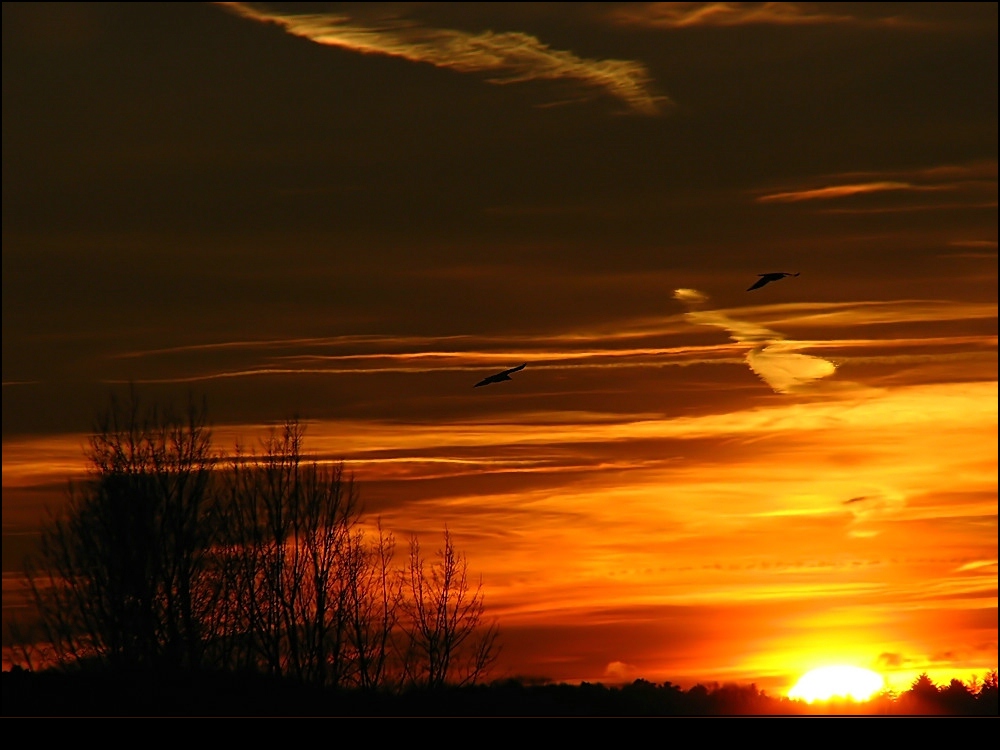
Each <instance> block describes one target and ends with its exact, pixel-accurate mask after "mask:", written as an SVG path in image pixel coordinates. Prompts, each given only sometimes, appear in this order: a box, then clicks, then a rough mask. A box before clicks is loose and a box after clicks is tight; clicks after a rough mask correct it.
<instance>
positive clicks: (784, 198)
mask: <svg viewBox="0 0 1000 750" xmlns="http://www.w3.org/2000/svg"><path fill="white" fill-rule="evenodd" d="M914 189H915V188H914V187H913V185H910V184H907V183H905V182H867V183H858V184H855V185H832V186H830V187H824V188H816V189H813V190H795V191H792V192H788V193H772V194H770V195H762V196H760V197H759V198H758V199H757V202H758V203H794V202H796V201H812V200H829V199H831V198H843V197H845V196H848V195H858V194H860V193H877V192H882V191H885V190H914Z"/></svg>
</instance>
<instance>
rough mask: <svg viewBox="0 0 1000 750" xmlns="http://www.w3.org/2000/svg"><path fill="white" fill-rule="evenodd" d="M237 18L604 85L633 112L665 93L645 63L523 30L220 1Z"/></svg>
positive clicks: (485, 69) (524, 77) (348, 45)
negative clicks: (561, 44)
mask: <svg viewBox="0 0 1000 750" xmlns="http://www.w3.org/2000/svg"><path fill="white" fill-rule="evenodd" d="M219 5H222V6H223V7H225V8H228V9H229V10H231V11H232V12H234V13H236V14H237V15H239V16H242V17H243V18H248V19H251V20H254V21H259V22H262V23H274V24H277V25H278V26H280V27H282V28H283V29H285V31H287V32H288V33H289V34H294V35H295V36H300V37H303V38H305V39H309V40H311V41H313V42H316V43H317V44H325V45H329V46H331V47H341V48H343V49H348V50H351V51H354V52H360V53H367V54H379V55H388V56H391V57H400V58H403V59H405V60H410V61H412V62H418V63H427V64H430V65H434V66H437V67H439V68H448V69H451V70H457V71H459V72H462V73H488V74H491V75H492V77H491V78H489V79H488V80H489V82H490V83H496V84H508V83H523V82H525V81H539V80H549V81H552V80H570V81H576V82H577V83H580V84H583V85H585V86H588V87H591V88H595V89H603V90H604V91H605V92H606V93H608V94H610V95H611V96H614V97H616V98H618V99H620V100H621V101H623V102H625V103H626V104H627V105H628V106H629V108H630V109H632V110H633V111H634V112H637V113H640V114H644V115H655V114H659V113H660V111H661V110H662V108H663V107H664V106H665V105H667V104H669V103H670V100H669V99H668V98H667V97H665V96H663V95H660V94H657V93H655V92H654V91H653V88H652V78H651V76H650V74H649V71H648V70H647V69H646V67H645V65H643V64H642V63H639V62H636V61H634V60H588V59H585V58H580V57H577V56H576V55H574V54H573V53H572V52H568V51H564V50H554V49H551V48H550V47H549V46H548V45H546V44H543V43H542V42H541V41H539V40H538V39H536V38H535V37H533V36H531V35H530V34H525V33H522V32H515V31H508V32H493V31H486V32H483V33H479V34H473V33H469V32H465V31H459V30H456V29H437V28H430V27H426V26H419V25H417V24H414V23H401V22H381V23H379V24H378V25H365V24H363V23H359V22H357V21H356V20H354V19H353V18H351V17H349V16H346V15H335V14H321V13H290V12H287V11H285V10H270V9H261V8H257V7H256V6H251V5H250V4H248V3H219Z"/></svg>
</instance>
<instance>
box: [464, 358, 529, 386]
mask: <svg viewBox="0 0 1000 750" xmlns="http://www.w3.org/2000/svg"><path fill="white" fill-rule="evenodd" d="M527 366H528V363H527V362H525V363H524V364H523V365H521V366H519V367H511V368H510V369H509V370H504V371H503V372H498V373H497V374H496V375H490V376H489V377H488V378H483V379H482V380H480V381H479V382H478V383H476V384H475V385H474V386H472V387H473V388H478V387H479V386H481V385H489V384H490V383H499V382H500V381H502V380H510V379H511V377H510V376H511V373H514V372H517V371H518V370H523V369H524V368H525V367H527Z"/></svg>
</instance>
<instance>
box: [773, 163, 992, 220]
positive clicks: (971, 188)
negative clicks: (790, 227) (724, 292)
mask: <svg viewBox="0 0 1000 750" xmlns="http://www.w3.org/2000/svg"><path fill="white" fill-rule="evenodd" d="M803 183H804V184H801V185H789V186H788V187H786V188H785V189H782V190H762V191H759V194H758V195H757V197H756V198H755V200H756V202H757V203H799V202H802V201H833V200H838V199H845V198H853V197H856V196H872V197H873V198H874V197H876V196H889V195H895V194H907V193H920V194H923V201H924V202H923V203H921V204H920V205H919V206H908V205H903V206H900V205H889V206H877V207H875V208H861V209H859V208H851V209H847V210H849V211H879V212H883V211H901V210H920V209H923V208H927V207H929V208H935V207H941V208H954V207H977V206H980V207H988V206H996V196H997V163H996V162H995V161H984V162H975V163H971V164H945V165H940V166H936V167H928V168H923V169H914V170H899V171H891V172H881V173H878V172H847V173H841V174H831V175H822V176H817V177H814V178H811V179H809V180H804V181H803ZM928 193H938V194H940V197H941V198H946V202H942V203H939V204H934V203H928V202H927V201H928V196H927V194H928Z"/></svg>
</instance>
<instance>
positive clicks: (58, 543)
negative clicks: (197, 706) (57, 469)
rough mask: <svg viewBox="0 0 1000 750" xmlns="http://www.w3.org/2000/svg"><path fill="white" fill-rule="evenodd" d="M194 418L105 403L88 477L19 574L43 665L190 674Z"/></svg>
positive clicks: (199, 468) (207, 604)
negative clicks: (44, 653)
mask: <svg viewBox="0 0 1000 750" xmlns="http://www.w3.org/2000/svg"><path fill="white" fill-rule="evenodd" d="M210 447H211V442H210V433H209V430H208V428H207V427H206V422H205V409H204V407H201V408H197V407H195V406H193V405H191V406H189V408H188V412H187V414H186V416H185V417H184V418H178V417H175V416H173V415H172V414H171V413H169V412H161V411H159V410H158V409H157V408H155V407H152V408H149V409H143V408H142V407H140V404H139V401H138V398H137V397H136V395H135V392H134V391H133V392H132V393H131V395H130V397H129V399H128V400H127V401H126V402H124V403H123V402H119V401H118V400H117V399H115V398H112V401H111V406H110V407H109V409H108V410H107V412H106V413H105V414H104V415H102V416H101V417H100V418H99V419H98V422H97V424H96V426H95V429H94V431H93V435H92V437H91V438H90V442H89V445H88V448H87V450H86V457H87V459H88V463H89V464H90V478H89V479H88V480H87V481H85V482H83V483H81V484H79V485H75V486H74V485H71V486H70V490H69V500H68V503H67V505H66V506H65V508H64V509H63V510H62V512H60V513H57V514H55V515H54V516H53V517H52V518H51V519H50V521H51V523H50V525H49V526H48V527H47V528H46V529H45V530H44V532H43V534H42V537H41V542H40V547H39V552H38V554H37V555H36V556H34V557H32V558H30V559H29V560H28V561H27V564H26V568H27V571H26V577H27V580H28V583H29V586H30V589H31V592H32V596H33V599H34V603H35V605H36V607H37V610H38V613H39V623H40V630H41V635H42V636H43V640H44V641H45V642H47V643H48V644H49V645H50V648H51V653H50V654H49V658H51V659H52V660H54V661H56V662H57V663H59V664H62V665H64V666H65V665H69V664H74V663H79V662H81V661H82V660H94V661H97V662H98V663H106V664H108V665H111V666H115V667H130V668H134V667H144V668H159V667H163V666H166V665H171V666H183V667H192V668H196V667H198V666H199V665H200V664H201V661H202V657H203V644H204V642H205V636H206V631H207V629H209V628H210V627H211V624H210V619H211V612H212V610H213V607H214V587H213V586H212V585H211V581H212V573H211V570H210V565H209V558H208V556H207V551H208V550H209V548H210V547H211V542H212V538H211V537H212V530H213V525H212V523H211V522H210V521H209V520H208V516H209V514H210V508H209V503H208V500H209V484H210V478H211V471H212V458H211V455H210Z"/></svg>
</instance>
